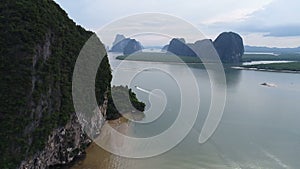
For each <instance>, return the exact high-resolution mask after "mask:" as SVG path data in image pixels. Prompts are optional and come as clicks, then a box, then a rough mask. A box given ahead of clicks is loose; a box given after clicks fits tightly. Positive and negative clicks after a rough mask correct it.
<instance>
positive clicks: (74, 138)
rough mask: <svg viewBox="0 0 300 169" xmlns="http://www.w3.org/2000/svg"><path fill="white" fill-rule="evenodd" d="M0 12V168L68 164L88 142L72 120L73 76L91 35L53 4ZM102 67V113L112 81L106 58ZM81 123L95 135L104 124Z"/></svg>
mask: <svg viewBox="0 0 300 169" xmlns="http://www.w3.org/2000/svg"><path fill="white" fill-rule="evenodd" d="M0 9H1V10H0V21H1V23H2V24H0V37H1V38H0V56H1V57H0V74H1V76H0V121H1V123H0V138H1V139H0V152H1V153H2V154H1V157H0V168H3V169H8V168H9V169H10V168H16V167H18V166H19V167H20V168H47V167H48V166H50V165H58V164H64V163H68V162H69V161H71V160H72V159H73V158H74V157H75V156H76V155H78V154H80V153H81V152H82V151H83V149H84V147H85V146H86V144H87V143H88V142H89V139H88V138H87V137H86V136H85V135H84V134H83V132H82V129H81V127H80V125H79V123H78V121H77V120H76V116H75V110H74V106H73V100H72V75H73V69H74V65H75V62H76V59H77V56H78V54H79V52H80V49H81V48H82V46H83V45H84V44H85V42H86V41H87V40H88V39H89V38H90V37H91V36H92V35H93V33H92V32H88V31H86V30H84V29H83V28H82V27H80V26H77V25H76V24H75V23H74V22H73V21H72V20H70V19H69V18H68V16H67V14H66V13H65V12H64V11H63V10H62V9H61V8H60V7H59V6H58V5H57V4H56V3H55V2H53V1H34V0H18V1H11V0H3V1H2V2H1V3H0ZM11 16H14V17H11ZM97 45H102V44H101V42H100V41H99V44H97ZM101 65H102V66H100V68H99V70H98V72H99V77H100V78H96V86H95V90H96V96H97V99H98V102H99V105H103V106H102V112H104V111H106V108H105V106H104V105H105V97H104V95H105V92H106V91H107V90H110V81H111V72H110V66H109V63H108V59H107V57H105V58H104V59H103V62H102V63H101ZM86 120H87V121H89V122H90V123H89V124H86V125H92V126H93V127H97V128H98V129H99V128H100V127H101V124H102V120H103V119H102V118H101V117H97V116H93V117H91V119H90V120H88V119H86ZM83 125H84V124H83ZM93 127H91V128H93ZM91 132H93V133H97V132H99V131H97V130H96V129H92V131H91ZM22 161H23V163H22V165H20V164H21V162H22Z"/></svg>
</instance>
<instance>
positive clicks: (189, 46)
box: [162, 32, 244, 63]
mask: <svg viewBox="0 0 300 169" xmlns="http://www.w3.org/2000/svg"><path fill="white" fill-rule="evenodd" d="M207 42H212V41H211V40H210V39H204V40H199V41H196V42H195V43H186V42H185V41H184V39H178V38H173V39H172V40H171V41H170V43H169V44H168V45H165V46H164V47H163V48H162V51H167V52H171V53H173V54H175V55H178V56H192V57H196V56H197V55H196V53H195V51H196V50H197V52H198V55H199V57H201V56H200V55H201V53H207V52H201V51H203V50H211V49H205V48H206V47H209V48H210V47H212V48H214V49H215V50H216V51H217V52H218V54H219V57H220V59H221V61H222V62H223V63H240V62H241V61H242V56H243V54H244V44H243V39H242V37H241V36H240V35H238V34H237V33H233V32H223V33H221V34H220V35H219V36H218V37H217V38H216V40H215V41H214V42H212V44H213V45H212V46H211V45H208V46H207V44H208V43H207ZM199 49H201V50H199Z"/></svg>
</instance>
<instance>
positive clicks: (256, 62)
mask: <svg viewBox="0 0 300 169" xmlns="http://www.w3.org/2000/svg"><path fill="white" fill-rule="evenodd" d="M144 49H145V47H143V45H142V44H141V43H140V42H139V41H137V40H135V39H131V38H126V37H125V36H123V35H117V36H116V38H115V41H114V43H113V46H112V48H111V49H110V50H109V51H110V52H118V53H122V54H123V55H120V56H117V57H116V58H117V59H119V60H134V61H149V62H176V63H178V62H185V63H202V61H201V59H200V58H202V56H201V55H205V54H206V53H207V51H209V50H213V51H214V53H215V52H217V54H218V55H219V58H220V60H221V61H222V63H224V64H225V65H226V67H228V66H229V67H231V68H234V69H245V70H258V71H277V72H292V73H299V72H300V47H297V48H270V47H255V46H244V43H243V39H242V37H241V36H240V35H239V34H237V33H234V32H223V33H221V34H220V35H219V36H218V37H217V38H216V39H215V40H214V41H212V40H211V39H204V40H199V41H196V42H195V43H187V42H186V41H185V39H183V38H173V39H171V40H170V42H169V44H167V45H165V46H163V47H161V50H160V51H158V52H154V51H151V50H150V52H149V51H147V52H145V51H144ZM195 52H198V56H199V57H198V56H197V54H196V53H195ZM206 55H207V54H206ZM208 55H209V54H208ZM175 56H176V57H175ZM206 57H209V56H206Z"/></svg>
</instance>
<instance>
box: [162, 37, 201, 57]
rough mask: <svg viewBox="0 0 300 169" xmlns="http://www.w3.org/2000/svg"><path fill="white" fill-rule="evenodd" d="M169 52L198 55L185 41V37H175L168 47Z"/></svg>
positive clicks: (181, 54)
mask: <svg viewBox="0 0 300 169" xmlns="http://www.w3.org/2000/svg"><path fill="white" fill-rule="evenodd" d="M165 48H167V51H168V52H171V53H173V54H175V55H178V56H192V57H196V56H197V55H196V54H195V52H194V51H193V50H192V49H191V48H190V47H189V45H188V44H186V43H185V40H184V39H178V38H173V39H172V40H171V41H170V43H169V45H168V46H167V47H164V49H165Z"/></svg>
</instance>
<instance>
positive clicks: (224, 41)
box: [213, 32, 244, 63]
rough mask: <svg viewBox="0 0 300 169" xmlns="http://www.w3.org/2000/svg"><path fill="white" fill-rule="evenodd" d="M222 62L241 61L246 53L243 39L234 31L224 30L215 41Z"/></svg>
mask: <svg viewBox="0 0 300 169" xmlns="http://www.w3.org/2000/svg"><path fill="white" fill-rule="evenodd" d="M213 43H214V46H215V48H216V50H217V52H218V54H219V56H220V59H221V60H222V62H226V63H240V62H241V61H242V56H243V54H244V44H243V39H242V37H241V36H240V35H238V34H237V33H233V32H223V33H221V34H220V35H219V36H218V37H217V39H216V40H215V41H214V42H213Z"/></svg>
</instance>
